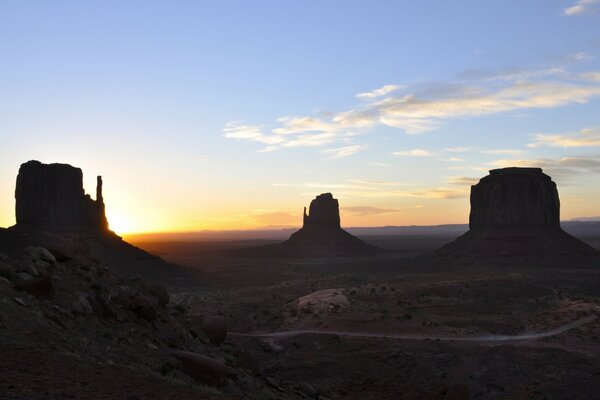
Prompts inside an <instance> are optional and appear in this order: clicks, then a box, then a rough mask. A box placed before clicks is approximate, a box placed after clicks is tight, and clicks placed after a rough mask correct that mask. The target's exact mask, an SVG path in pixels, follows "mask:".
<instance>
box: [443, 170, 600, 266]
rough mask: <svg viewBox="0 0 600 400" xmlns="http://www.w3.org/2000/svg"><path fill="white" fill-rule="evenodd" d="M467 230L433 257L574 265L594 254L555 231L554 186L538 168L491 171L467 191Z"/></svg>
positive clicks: (556, 199)
mask: <svg viewBox="0 0 600 400" xmlns="http://www.w3.org/2000/svg"><path fill="white" fill-rule="evenodd" d="M469 228H470V230H469V231H468V232H467V233H465V234H464V235H462V236H461V237H459V238H458V239H456V240H455V241H453V242H451V243H448V244H447V245H445V246H443V247H442V248H441V249H439V250H437V251H436V252H435V254H436V255H438V256H442V257H444V258H445V259H446V260H449V261H450V260H453V259H456V258H458V259H460V263H470V262H475V263H479V264H482V263H485V264H497V263H502V264H510V265H513V266H515V265H519V264H527V265H528V266H536V265H541V266H552V265H555V264H561V265H577V264H578V262H580V261H582V259H589V258H590V257H592V258H594V259H596V258H597V256H598V251H597V250H595V249H593V248H592V247H590V246H588V245H587V244H585V243H583V242H581V241H580V240H578V239H576V238H574V237H573V236H571V235H569V234H568V233H566V232H564V231H563V230H562V229H561V227H560V200H559V197H558V190H557V188H556V184H555V183H554V182H553V181H552V179H551V178H550V177H549V176H548V175H546V174H544V173H543V172H542V170H541V169H540V168H517V167H511V168H502V169H495V170H491V171H490V174H489V175H488V176H486V177H484V178H482V179H481V180H480V181H479V183H477V184H476V185H473V186H471V213H470V216H469Z"/></svg>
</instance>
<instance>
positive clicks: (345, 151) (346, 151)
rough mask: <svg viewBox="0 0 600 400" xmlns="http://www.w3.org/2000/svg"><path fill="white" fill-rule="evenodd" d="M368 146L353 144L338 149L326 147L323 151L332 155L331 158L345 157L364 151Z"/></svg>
mask: <svg viewBox="0 0 600 400" xmlns="http://www.w3.org/2000/svg"><path fill="white" fill-rule="evenodd" d="M365 148H366V147H365V146H363V145H359V144H356V145H353V146H345V147H339V148H337V149H326V150H323V153H325V154H329V155H331V158H344V157H349V156H351V155H354V154H356V153H359V152H361V151H363V150H364V149H365Z"/></svg>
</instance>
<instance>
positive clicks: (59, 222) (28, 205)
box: [15, 161, 108, 231]
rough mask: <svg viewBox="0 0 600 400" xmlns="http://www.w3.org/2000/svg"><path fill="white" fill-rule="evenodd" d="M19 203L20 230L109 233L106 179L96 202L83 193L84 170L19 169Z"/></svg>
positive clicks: (37, 164) (42, 166)
mask: <svg viewBox="0 0 600 400" xmlns="http://www.w3.org/2000/svg"><path fill="white" fill-rule="evenodd" d="M15 199H16V219H17V227H18V228H59V229H95V230H102V231H107V230H108V221H107V220H106V215H105V207H104V200H103V198H102V177H100V176H98V178H97V186H96V200H92V198H91V197H90V196H89V195H87V194H85V192H84V190H83V173H82V171H81V169H80V168H76V167H72V166H71V165H68V164H43V163H41V162H39V161H28V162H26V163H24V164H22V165H21V168H19V174H18V175H17V186H16V190H15Z"/></svg>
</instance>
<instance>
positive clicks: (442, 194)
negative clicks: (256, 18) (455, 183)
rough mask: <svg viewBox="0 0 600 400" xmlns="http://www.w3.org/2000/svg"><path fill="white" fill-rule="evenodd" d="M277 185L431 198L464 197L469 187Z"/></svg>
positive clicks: (355, 194)
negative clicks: (417, 187)
mask: <svg viewBox="0 0 600 400" xmlns="http://www.w3.org/2000/svg"><path fill="white" fill-rule="evenodd" d="M274 186H278V187H302V188H308V189H313V190H326V191H335V192H336V194H337V195H340V196H344V197H356V198H396V197H422V198H431V199H456V198H461V197H465V196H467V195H468V193H469V188H447V187H437V188H424V189H412V190H408V189H406V187H405V186H406V184H405V183H398V182H386V181H363V180H353V181H348V182H344V183H314V182H311V183H296V184H293V183H278V184H275V185H274ZM307 195H314V193H307Z"/></svg>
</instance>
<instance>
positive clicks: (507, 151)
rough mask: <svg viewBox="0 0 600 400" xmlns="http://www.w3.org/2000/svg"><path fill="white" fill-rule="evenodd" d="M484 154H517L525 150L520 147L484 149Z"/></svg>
mask: <svg viewBox="0 0 600 400" xmlns="http://www.w3.org/2000/svg"><path fill="white" fill-rule="evenodd" d="M482 153H483V154H494V155H517V154H523V153H524V151H523V150H520V149H490V150H483V151H482Z"/></svg>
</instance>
